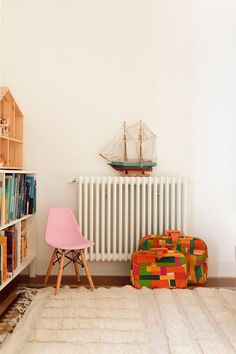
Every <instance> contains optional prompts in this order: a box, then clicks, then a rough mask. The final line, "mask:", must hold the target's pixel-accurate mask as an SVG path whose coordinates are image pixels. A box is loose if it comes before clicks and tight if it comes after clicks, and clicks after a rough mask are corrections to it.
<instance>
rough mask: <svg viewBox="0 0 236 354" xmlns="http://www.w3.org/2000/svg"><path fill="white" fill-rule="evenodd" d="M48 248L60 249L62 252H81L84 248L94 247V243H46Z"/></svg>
mask: <svg viewBox="0 0 236 354" xmlns="http://www.w3.org/2000/svg"><path fill="white" fill-rule="evenodd" d="M47 243H48V245H49V246H52V247H54V248H60V249H62V250H81V249H84V248H88V247H91V246H93V245H94V242H92V241H89V240H86V239H84V240H83V241H81V240H79V242H73V243H72V242H67V243H66V244H64V243H59V242H55V243H53V242H51V243H49V242H47Z"/></svg>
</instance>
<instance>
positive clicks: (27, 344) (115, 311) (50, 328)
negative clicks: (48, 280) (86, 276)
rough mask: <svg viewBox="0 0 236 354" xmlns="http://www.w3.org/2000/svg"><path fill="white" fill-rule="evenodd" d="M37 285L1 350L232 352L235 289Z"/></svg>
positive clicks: (10, 353)
mask: <svg viewBox="0 0 236 354" xmlns="http://www.w3.org/2000/svg"><path fill="white" fill-rule="evenodd" d="M53 291H54V290H53V289H52V288H46V289H42V290H40V291H39V292H38V294H37V295H36V296H35V298H34V300H33V302H32V304H31V305H30V307H29V308H28V310H27V311H26V313H25V315H24V317H23V318H22V320H21V321H20V322H19V323H18V325H17V327H16V329H15V331H14V333H13V334H12V335H11V336H10V338H9V340H7V342H6V343H5V345H4V346H3V348H2V349H1V353H2V354H3V353H4V354H15V353H17V354H18V353H19V354H26V353H27V354H30V353H33V354H58V353H59V354H64V353H66V354H75V353H76V354H158V353H161V354H165V353H168V354H169V353H174V354H175V353H176V354H177V353H183V354H191V353H194V354H195V353H201V354H203V353H204V354H215V353H220V354H224V353H225V354H230V353H236V291H234V290H228V289H207V288H197V289H195V290H187V289H186V290H168V289H158V290H150V289H146V288H143V289H142V290H136V289H134V288H132V287H130V286H125V287H123V288H111V289H105V288H99V289H96V290H94V291H91V290H87V289H85V288H79V289H69V288H63V289H60V292H59V295H58V296H57V297H55V296H54V295H52V294H53Z"/></svg>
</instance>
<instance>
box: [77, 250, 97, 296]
mask: <svg viewBox="0 0 236 354" xmlns="http://www.w3.org/2000/svg"><path fill="white" fill-rule="evenodd" d="M80 256H81V260H82V262H83V265H84V270H85V273H86V275H87V278H88V281H89V285H90V288H91V289H92V290H93V289H94V285H93V280H92V277H91V274H90V271H89V268H88V265H87V261H86V258H85V255H84V251H83V250H81V251H80Z"/></svg>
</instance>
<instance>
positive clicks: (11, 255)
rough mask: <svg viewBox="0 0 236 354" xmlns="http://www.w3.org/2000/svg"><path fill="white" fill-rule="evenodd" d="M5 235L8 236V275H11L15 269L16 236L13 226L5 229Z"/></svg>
mask: <svg viewBox="0 0 236 354" xmlns="http://www.w3.org/2000/svg"><path fill="white" fill-rule="evenodd" d="M5 236H6V237H7V275H8V277H11V276H12V275H13V272H14V269H15V238H14V228H13V227H12V226H11V227H8V228H7V229H6V230H5Z"/></svg>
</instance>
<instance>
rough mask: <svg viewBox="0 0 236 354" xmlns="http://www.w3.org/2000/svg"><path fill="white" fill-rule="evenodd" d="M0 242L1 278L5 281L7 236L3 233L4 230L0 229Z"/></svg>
mask: <svg viewBox="0 0 236 354" xmlns="http://www.w3.org/2000/svg"><path fill="white" fill-rule="evenodd" d="M0 244H1V246H2V250H3V257H2V261H3V262H2V263H3V265H2V268H1V269H2V279H3V282H5V281H7V237H6V236H5V235H4V231H0Z"/></svg>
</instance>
